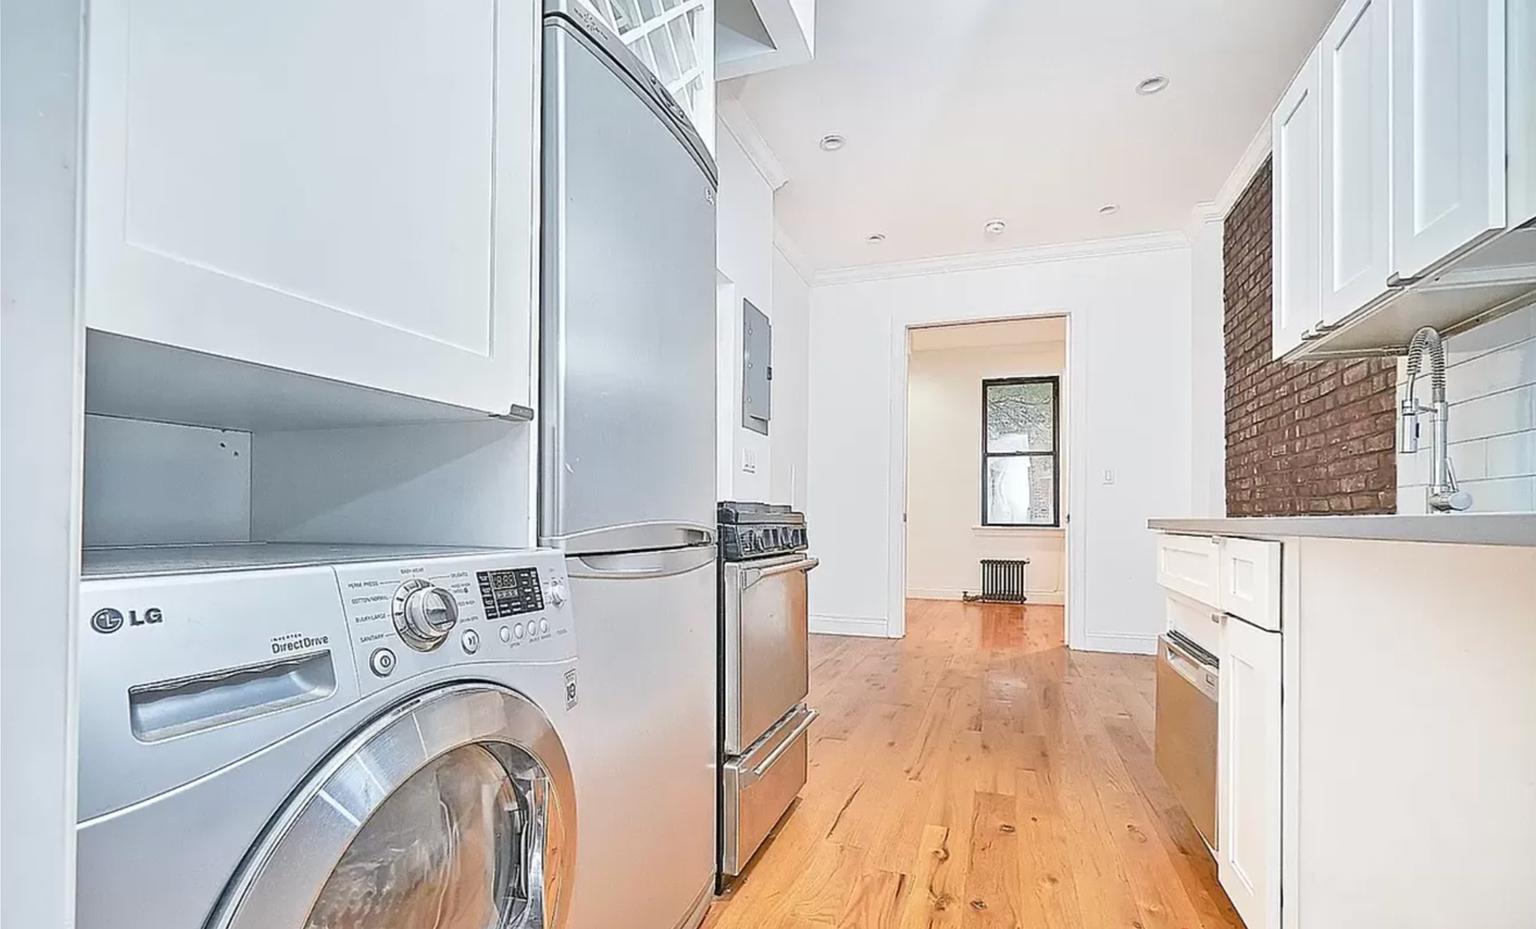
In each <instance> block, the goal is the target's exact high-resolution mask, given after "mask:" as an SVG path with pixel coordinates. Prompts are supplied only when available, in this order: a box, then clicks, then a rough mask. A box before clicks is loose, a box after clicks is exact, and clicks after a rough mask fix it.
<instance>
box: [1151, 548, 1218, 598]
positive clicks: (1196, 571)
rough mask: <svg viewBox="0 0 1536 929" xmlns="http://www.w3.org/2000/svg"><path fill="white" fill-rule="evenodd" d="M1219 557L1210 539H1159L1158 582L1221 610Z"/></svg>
mask: <svg viewBox="0 0 1536 929" xmlns="http://www.w3.org/2000/svg"><path fill="white" fill-rule="evenodd" d="M1218 553H1219V550H1218V549H1217V546H1216V540H1215V539H1213V538H1211V537H1210V536H1203V535H1162V536H1158V539H1157V582H1158V583H1159V584H1161V585H1163V587H1165V588H1167V589H1168V590H1171V591H1173V592H1175V593H1180V594H1183V595H1184V596H1186V597H1190V598H1192V599H1195V600H1198V601H1200V602H1201V603H1204V604H1207V605H1209V606H1211V607H1216V608H1220V606H1221V599H1220V596H1219V594H1218V592H1217V590H1218V582H1219V580H1220V577H1221V568H1220V563H1219V561H1218Z"/></svg>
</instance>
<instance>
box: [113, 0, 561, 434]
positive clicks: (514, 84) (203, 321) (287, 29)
mask: <svg viewBox="0 0 1536 929" xmlns="http://www.w3.org/2000/svg"><path fill="white" fill-rule="evenodd" d="M539 11H540V4H538V3H526V2H496V0H464V2H458V3H450V4H442V3H433V2H429V0H333V2H327V3H321V4H315V3H310V2H305V0H272V2H268V3H259V4H243V3H206V2H194V0H133V2H129V0H96V2H93V3H92V4H91V15H90V18H89V22H88V26H89V35H88V41H87V49H86V55H87V59H86V61H87V68H88V71H89V76H88V82H87V91H86V93H87V96H86V103H87V117H86V127H85V132H86V144H85V169H86V185H85V192H86V193H85V214H84V215H85V224H84V272H85V285H84V298H85V310H86V317H87V325H89V326H90V327H92V328H94V329H98V330H102V331H105V332H111V333H117V334H120V335H125V336H130V337H133V338H135V339H140V340H146V341H149V342H155V343H162V344H164V345H170V346H176V347H179V348H184V349H192V350H195V351H197V352H201V353H206V354H209V355H214V356H223V357H227V358H234V359H238V360H241V361H245V362H253V363H255V364H258V365H263V366H267V367H270V368H275V369H281V370H283V371H291V372H298V373H299V374H303V375H310V376H313V377H314V378H320V379H326V380H330V381H338V382H342V383H345V384H354V385H362V386H364V387H368V388H376V389H379V390H384V391H389V392H393V393H398V394H404V395H408V396H410V397H417V398H425V399H428V400H432V401H436V402H439V403H445V404H453V405H456V406H460V407H466V408H470V409H473V410H482V411H486V412H489V413H500V414H504V413H507V412H508V411H509V409H510V408H511V407H512V406H513V405H522V406H527V405H529V404H530V402H531V401H530V398H531V396H532V383H531V370H530V366H531V356H532V352H531V340H532V325H533V322H532V321H533V314H534V308H535V306H534V300H535V293H536V292H535V289H534V283H535V276H534V270H535V258H536V252H537V236H538V225H537V217H538V212H537V209H536V205H537V187H536V182H537V174H536V165H537V160H536V154H537V142H538V132H537V99H538V98H537V95H538V86H539V81H538V68H539V56H538V48H539V45H538V38H539Z"/></svg>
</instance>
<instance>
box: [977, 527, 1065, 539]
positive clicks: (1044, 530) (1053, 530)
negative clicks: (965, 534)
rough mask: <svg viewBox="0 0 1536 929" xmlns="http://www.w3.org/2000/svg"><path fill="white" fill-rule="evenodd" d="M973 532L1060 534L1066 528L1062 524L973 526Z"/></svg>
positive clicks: (996, 534)
mask: <svg viewBox="0 0 1536 929" xmlns="http://www.w3.org/2000/svg"><path fill="white" fill-rule="evenodd" d="M971 532H973V533H975V534H976V535H992V536H1032V535H1034V536H1046V537H1050V536H1060V535H1063V534H1064V530H1063V528H1062V527H1060V526H972V527H971Z"/></svg>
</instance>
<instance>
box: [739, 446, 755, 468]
mask: <svg viewBox="0 0 1536 929" xmlns="http://www.w3.org/2000/svg"><path fill="white" fill-rule="evenodd" d="M741 470H742V472H743V473H746V474H756V473H757V452H756V451H754V450H752V449H750V448H744V449H742V450H741Z"/></svg>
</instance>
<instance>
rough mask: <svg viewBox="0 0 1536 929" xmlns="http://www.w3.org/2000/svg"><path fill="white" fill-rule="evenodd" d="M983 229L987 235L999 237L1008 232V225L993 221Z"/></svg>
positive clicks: (997, 220)
mask: <svg viewBox="0 0 1536 929" xmlns="http://www.w3.org/2000/svg"><path fill="white" fill-rule="evenodd" d="M981 228H983V229H985V230H986V233H987V235H991V236H999V235H1002V234H1003V233H1005V232H1007V231H1008V224H1007V223H1005V222H1003V221H1002V220H1000V219H993V220H989V221H988V222H987V224H986V225H985V226H982V227H981Z"/></svg>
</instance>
